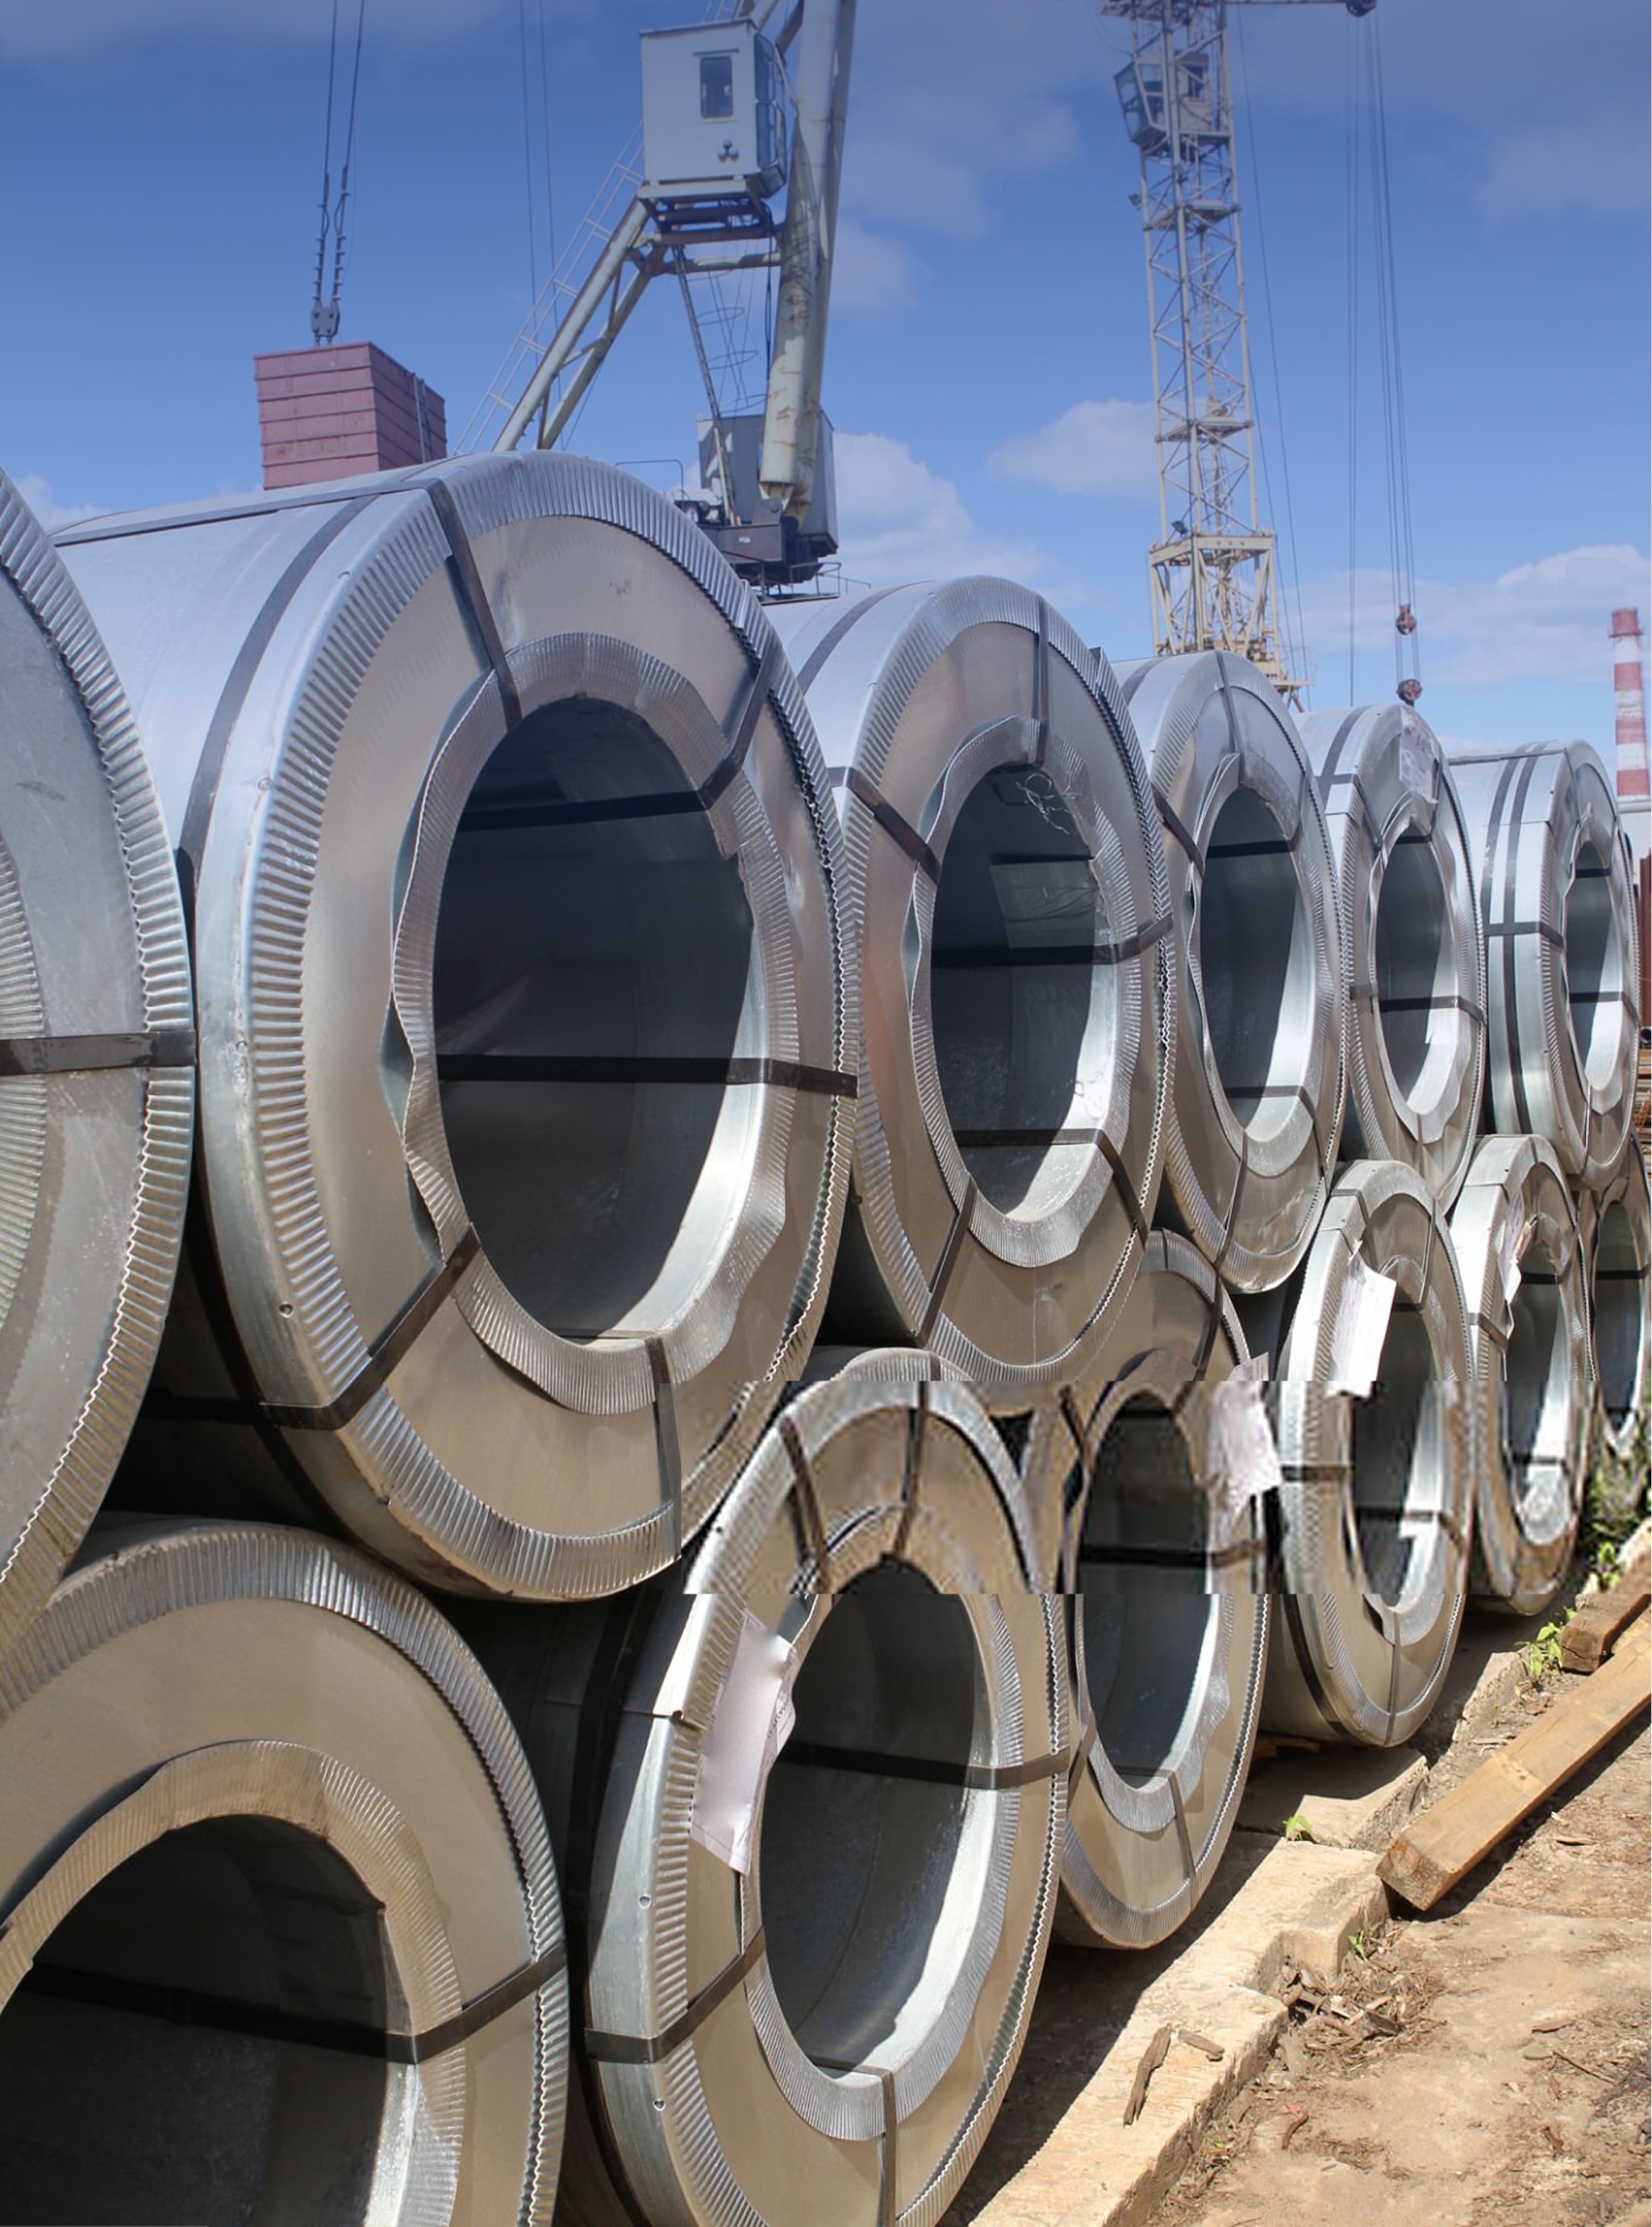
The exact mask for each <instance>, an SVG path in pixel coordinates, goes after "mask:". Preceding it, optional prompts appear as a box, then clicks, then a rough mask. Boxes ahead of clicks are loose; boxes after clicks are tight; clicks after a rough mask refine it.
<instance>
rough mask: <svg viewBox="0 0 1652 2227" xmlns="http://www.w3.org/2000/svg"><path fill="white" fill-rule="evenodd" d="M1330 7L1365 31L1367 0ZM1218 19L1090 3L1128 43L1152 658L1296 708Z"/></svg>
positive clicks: (1181, 10)
mask: <svg viewBox="0 0 1652 2227" xmlns="http://www.w3.org/2000/svg"><path fill="white" fill-rule="evenodd" d="M1337 3H1338V4H1341V5H1342V6H1343V7H1345V8H1346V10H1347V11H1348V13H1349V15H1350V16H1368V15H1369V14H1370V12H1371V10H1372V9H1373V8H1375V5H1376V0H1337ZM1234 4H1235V5H1245V4H1250V0H1234ZM1273 4H1276V5H1278V4H1283V5H1286V6H1315V5H1328V4H1332V0H1273ZM1100 10H1101V13H1102V14H1103V15H1104V16H1118V17H1121V18H1123V19H1124V20H1126V22H1128V23H1129V25H1130V28H1131V32H1132V54H1131V59H1130V61H1129V62H1128V63H1126V66H1125V67H1124V68H1123V69H1122V70H1120V71H1119V73H1118V76H1117V77H1116V79H1115V80H1114V83H1115V85H1116V86H1117V88H1118V92H1119V101H1120V104H1121V105H1122V107H1123V109H1124V116H1125V128H1126V131H1128V133H1129V135H1130V137H1131V138H1132V140H1133V141H1134V142H1135V144H1136V146H1137V148H1138V149H1139V151H1140V155H1141V192H1140V195H1139V205H1140V208H1141V219H1142V230H1143V233H1144V234H1145V243H1146V250H1147V315H1148V326H1149V330H1150V333H1151V346H1152V356H1153V406H1154V416H1155V431H1156V437H1157V441H1158V495H1159V538H1158V540H1157V541H1156V542H1155V543H1154V545H1153V546H1152V547H1151V549H1150V550H1149V552H1148V565H1149V568H1150V571H1151V576H1152V597H1153V645H1154V648H1155V649H1156V650H1157V651H1158V654H1160V655H1164V654H1167V653H1169V652H1171V651H1175V650H1188V649H1232V650H1237V651H1238V652H1239V653H1240V654H1241V655H1242V656H1245V657H1247V658H1249V659H1250V660H1251V661H1252V663H1253V664H1254V665H1256V666H1258V667H1260V669H1261V670H1262V671H1263V672H1264V673H1266V674H1267V676H1268V678H1269V679H1270V680H1272V682H1273V683H1274V685H1275V686H1277V687H1279V689H1280V690H1281V691H1283V692H1285V694H1287V695H1292V696H1294V695H1295V694H1296V692H1298V689H1299V688H1300V687H1301V686H1302V682H1301V680H1300V678H1299V677H1297V676H1293V675H1292V674H1291V673H1289V672H1288V671H1287V669H1286V667H1285V663H1284V661H1283V660H1282V659H1281V656H1280V654H1279V629H1278V626H1277V623H1276V621H1275V617H1274V603H1275V593H1276V576H1275V564H1274V539H1273V535H1272V532H1271V531H1270V530H1269V529H1268V528H1266V526H1263V525H1262V524H1261V522H1260V520H1259V518H1258V515H1257V503H1256V477H1255V418H1254V414H1253V410H1252V407H1251V373H1250V350H1249V344H1248V340H1247V330H1246V320H1245V265H1244V257H1243V252H1242V249H1241V239H1240V225H1239V194H1238V180H1237V172H1236V167H1235V163H1234V111H1233V98H1232V92H1231V87H1230V83H1229V79H1228V0H1100Z"/></svg>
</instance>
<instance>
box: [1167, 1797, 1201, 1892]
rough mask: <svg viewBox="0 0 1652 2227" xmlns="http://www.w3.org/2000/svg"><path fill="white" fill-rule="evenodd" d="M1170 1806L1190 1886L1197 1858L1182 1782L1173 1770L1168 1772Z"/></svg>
mask: <svg viewBox="0 0 1652 2227" xmlns="http://www.w3.org/2000/svg"><path fill="white" fill-rule="evenodd" d="M1170 1807H1171V1809H1173V1810H1174V1811H1175V1812H1176V1837H1177V1841H1179V1842H1180V1843H1181V1848H1182V1869H1183V1873H1184V1874H1185V1875H1186V1879H1187V1883H1188V1885H1189V1886H1193V1885H1194V1884H1195V1883H1196V1880H1197V1879H1198V1876H1199V1860H1198V1858H1197V1857H1196V1855H1195V1854H1194V1853H1193V1835H1192V1834H1191V1833H1190V1832H1189V1830H1188V1813H1187V1810H1186V1809H1185V1808H1184V1807H1183V1801H1182V1784H1181V1781H1180V1780H1179V1779H1178V1778H1177V1775H1176V1773H1175V1772H1174V1771H1171V1772H1170Z"/></svg>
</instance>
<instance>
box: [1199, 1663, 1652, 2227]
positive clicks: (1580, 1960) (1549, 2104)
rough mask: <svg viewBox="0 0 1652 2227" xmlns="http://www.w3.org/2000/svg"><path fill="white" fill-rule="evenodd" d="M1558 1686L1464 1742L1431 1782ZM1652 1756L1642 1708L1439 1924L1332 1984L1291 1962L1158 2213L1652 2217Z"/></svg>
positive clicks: (1359, 1962) (1278, 2222)
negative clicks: (1278, 2014)
mask: <svg viewBox="0 0 1652 2227" xmlns="http://www.w3.org/2000/svg"><path fill="white" fill-rule="evenodd" d="M1563 1682H1566V1683H1569V1682H1571V1681H1569V1680H1567V1681H1563ZM1552 1700H1553V1695H1552V1694H1548V1695H1544V1694H1536V1693H1530V1692H1528V1693H1526V1694H1521V1695H1517V1696H1516V1697H1515V1700H1514V1701H1512V1702H1510V1703H1509V1704H1508V1707H1506V1708H1505V1709H1504V1711H1503V1712H1502V1715H1501V1716H1500V1717H1499V1718H1498V1719H1497V1720H1496V1721H1495V1722H1493V1723H1492V1724H1490V1725H1489V1726H1481V1727H1479V1728H1478V1733H1477V1737H1476V1738H1475V1739H1471V1740H1464V1741H1462V1742H1454V1743H1453V1750H1452V1752H1451V1754H1450V1755H1449V1756H1448V1757H1447V1758H1443V1759H1442V1762H1443V1767H1441V1766H1440V1765H1437V1767H1436V1771H1435V1777H1434V1782H1433V1784H1432V1787H1431V1792H1432V1793H1438V1791H1439V1790H1441V1788H1442V1786H1443V1785H1444V1784H1449V1783H1450V1781H1451V1779H1452V1778H1454V1777H1458V1776H1461V1775H1462V1773H1463V1772H1464V1771H1467V1770H1468V1769H1470V1768H1471V1767H1472V1765H1473V1764H1475V1763H1476V1762H1477V1761H1479V1760H1480V1759H1482V1758H1483V1754H1484V1753H1485V1752H1489V1749H1490V1748H1492V1747H1493V1746H1495V1745H1498V1744H1500V1743H1501V1742H1502V1740H1504V1739H1508V1738H1509V1737H1511V1736H1512V1734H1513V1733H1514V1732H1515V1731H1517V1730H1518V1729H1519V1727H1520V1726H1521V1724H1522V1723H1524V1722H1525V1721H1527V1720H1528V1716H1529V1714H1530V1713H1531V1712H1532V1711H1534V1709H1538V1708H1541V1707H1547V1706H1549V1705H1550V1704H1551V1702H1552ZM1459 1747H1460V1748H1461V1749H1462V1750H1463V1752H1461V1753H1459V1752H1457V1751H1458V1749H1459ZM1649 1769H1652V1741H1649V1734H1648V1732H1647V1729H1646V1727H1645V1725H1644V1722H1642V1726H1641V1727H1640V1729H1639V1730H1638V1731H1637V1730H1634V1729H1633V1728H1631V1730H1630V1732H1627V1733H1625V1734H1624V1735H1623V1736H1622V1737H1621V1738H1620V1739H1618V1740H1617V1742H1616V1743H1615V1744H1614V1745H1612V1746H1611V1747H1610V1748H1608V1749H1607V1750H1606V1751H1605V1752H1604V1753H1603V1754H1602V1755H1601V1756H1600V1757H1599V1758H1597V1760H1596V1761H1595V1763H1594V1764H1592V1765H1591V1767H1590V1769H1589V1770H1588V1771H1586V1772H1585V1773H1583V1774H1580V1775H1579V1777H1576V1778H1574V1779H1572V1781H1571V1783H1570V1784H1568V1785H1567V1786H1566V1787H1565V1788H1563V1789H1562V1790H1560V1794H1559V1795H1558V1796H1557V1797H1556V1799H1555V1800H1554V1801H1553V1802H1552V1803H1549V1804H1547V1806H1546V1807H1545V1808H1544V1809H1540V1810H1539V1811H1538V1812H1537V1813H1536V1814H1535V1815H1534V1816H1533V1817H1532V1818H1530V1819H1529V1820H1528V1822H1527V1823H1526V1825H1525V1826H1524V1827H1522V1828H1521V1831H1520V1832H1519V1833H1518V1834H1517V1835H1515V1837H1514V1839H1513V1840H1511V1841H1507V1842H1505V1843H1504V1845H1503V1847H1502V1849H1500V1850H1499V1851H1498V1853H1497V1854H1496V1855H1495V1856H1493V1857H1492V1858H1490V1859H1489V1860H1488V1861H1487V1862H1486V1863H1485V1864H1483V1865H1482V1866H1481V1867H1480V1868H1479V1870H1478V1871H1477V1872H1475V1873H1472V1874H1471V1875H1470V1878H1469V1879H1466V1880H1464V1883H1463V1885H1462V1886H1461V1887H1459V1888H1458V1889H1457V1891H1456V1892H1454V1893H1453V1894H1451V1896H1449V1897H1448V1898H1446V1899H1445V1901H1444V1902H1442V1903H1440V1904H1439V1905H1438V1907H1437V1908H1436V1909H1435V1910H1434V1911H1432V1912H1430V1913H1429V1914H1428V1915H1427V1916H1426V1917H1416V1916H1406V1915H1401V1916H1400V1917H1398V1918H1395V1919H1394V1921H1393V1922H1392V1923H1390V1924H1388V1925H1387V1926H1386V1927H1385V1928H1383V1929H1382V1930H1381V1933H1380V1934H1379V1935H1377V1936H1375V1937H1373V1938H1372V1939H1371V1940H1370V1941H1369V1942H1368V1943H1366V1944H1365V1948H1366V1953H1365V1955H1364V1956H1363V1957H1362V1958H1355V1959H1353V1960H1351V1961H1350V1962H1349V1964H1348V1965H1347V1967H1346V1968H1345V1969H1344V1971H1343V1974H1342V1975H1340V1976H1339V1977H1337V1978H1336V1980H1335V1981H1327V1980H1325V1979H1324V1978H1323V1977H1321V1976H1320V1975H1313V1974H1303V1975H1298V1981H1297V1983H1296V1985H1295V1986H1294V1988H1292V1997H1293V1998H1294V2000H1293V2002H1292V2023H1291V2026H1290V2027H1289V2029H1288V2030H1287V2032H1286V2033H1285V2036H1284V2038H1283V2039H1282V2041H1281V2043H1280V2045H1279V2047H1278V2048H1277V2049H1276V2051H1275V2052H1274V2055H1273V2057H1272V2061H1271V2062H1270V2063H1269V2064H1268V2065H1267V2067H1266V2070H1265V2071H1264V2073H1263V2074H1262V2076H1261V2077H1260V2079H1259V2080H1258V2081H1256V2082H1255V2083H1253V2084H1252V2085H1251V2086H1250V2087H1249V2088H1248V2089H1247V2090H1245V2091H1244V2092H1243V2094H1242V2095H1241V2096H1239V2097H1238V2098H1236V2099H1235V2102H1234V2105H1233V2107H1232V2108H1231V2109H1230V2110H1229V2111H1228V2114H1227V2115H1226V2116H1225V2117H1224V2118H1222V2119H1221V2120H1219V2121H1218V2122H1216V2123H1215V2124H1214V2125H1213V2126H1212V2127H1211V2128H1209V2130H1208V2132H1207V2133H1206V2134H1205V2136H1204V2137H1203V2140H1202V2144H1201V2147H1200V2150H1199V2154H1197V2156H1196V2159H1195V2160H1194V2162H1193V2164H1192V2165H1191V2166H1190V2168H1189V2169H1188V2171H1187V2172H1186V2173H1184V2174H1183V2178H1182V2179H1181V2181H1180V2182H1179V2184H1178V2185H1177V2187H1176V2189H1175V2190H1174V2192H1172V2194H1171V2196H1170V2198H1169V2199H1168V2200H1167V2202H1166V2203H1165V2204H1164V2206H1163V2208H1162V2209H1161V2211H1159V2213H1158V2215H1157V2216H1158V2218H1159V2219H1162V2220H1163V2221H1164V2222H1166V2223H1167V2224H1168V2227H1296V2223H1298V2222H1304V2223H1305V2222H1313V2221H1317V2220H1336V2221H1337V2222H1339V2223H1342V2227H1413V2223H1416V2227H1425V2223H1426V2227H1515V2223H1526V2222H1531V2223H1534V2227H1539V2223H1540V2227H1585V2223H1587V2227H1646V2223H1647V2222H1649V2220H1652V2201H1649V2150H1648V2103H1649V2064H1648V2048H1649V2032H1648V2024H1649V2020H1648V2008H1649V2002H1648V1998H1649V1956H1652V1924H1649V1907H1648V1905H1649V1886H1652V1880H1649V1819H1648V1805H1649Z"/></svg>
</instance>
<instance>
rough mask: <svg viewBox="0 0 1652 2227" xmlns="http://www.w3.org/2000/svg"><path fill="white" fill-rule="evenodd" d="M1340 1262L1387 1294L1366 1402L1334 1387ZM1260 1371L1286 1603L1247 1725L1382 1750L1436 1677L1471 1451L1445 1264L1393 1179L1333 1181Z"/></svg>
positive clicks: (1452, 1611) (1352, 1174)
mask: <svg viewBox="0 0 1652 2227" xmlns="http://www.w3.org/2000/svg"><path fill="white" fill-rule="evenodd" d="M1355 1261H1358V1262H1359V1263H1361V1264H1362V1268H1363V1269H1365V1270H1370V1271H1374V1272H1375V1273H1376V1274H1377V1275H1379V1276H1383V1277H1387V1278H1388V1279H1391V1280H1392V1281H1393V1282H1394V1284H1395V1285H1396V1286H1398V1289H1397V1292H1396V1294H1395V1297H1394V1308H1393V1313H1392V1315H1391V1316H1390V1318H1389V1320H1388V1324H1387V1335H1386V1337H1385V1338H1384V1340H1383V1343H1382V1347H1381V1361H1380V1363H1379V1365H1378V1369H1377V1375H1376V1381H1375V1383H1374V1385H1373V1387H1372V1389H1371V1393H1370V1395H1369V1397H1368V1398H1361V1397H1359V1396H1357V1395H1356V1394H1354V1393H1352V1392H1349V1391H1344V1390H1339V1389H1336V1388H1335V1387H1336V1382H1337V1379H1336V1369H1337V1367H1338V1366H1339V1360H1338V1356H1339V1351H1340V1350H1341V1345H1342V1340H1343V1332H1344V1326H1345V1325H1346V1324H1347V1322H1348V1313H1347V1309H1348V1307H1349V1302H1350V1299H1351V1297H1352V1296H1353V1293H1352V1292H1351V1289H1350V1287H1351V1286H1356V1285H1357V1283H1358V1280H1359V1272H1358V1271H1356V1270H1355V1267H1354V1263H1355ZM1275 1374H1276V1380H1277V1382H1276V1390H1275V1394H1274V1416H1275V1430H1276V1434H1277V1437H1278V1441H1279V1459H1280V1464H1281V1469H1282V1471H1283V1476H1284V1481H1285V1482H1284V1490H1283V1493H1282V1495H1281V1496H1280V1500H1279V1526H1278V1529H1279V1540H1278V1549H1279V1570H1280V1577H1281V1580H1282V1584H1283V1586H1284V1588H1285V1590H1284V1591H1283V1592H1281V1594H1280V1595H1279V1599H1278V1602H1277V1605H1276V1615H1277V1620H1276V1623H1275V1626H1274V1644H1273V1649H1272V1655H1271V1656H1270V1658H1269V1664H1268V1674H1267V1683H1266V1693H1265V1695H1264V1703H1263V1724H1264V1726H1266V1727H1267V1728H1268V1729H1271V1730H1274V1731H1279V1732H1293V1733H1298V1734H1303V1735H1305V1736H1307V1737H1309V1738H1314V1739H1322V1738H1324V1737H1325V1736H1326V1735H1327V1734H1329V1735H1330V1736H1331V1737H1332V1738H1344V1739H1355V1740H1361V1741H1364V1742H1366V1743H1368V1744H1369V1745H1374V1746H1378V1747H1391V1746H1394V1745H1396V1744H1397V1743H1398V1742H1400V1741H1401V1740H1403V1739H1406V1738H1407V1737H1408V1735H1409V1734H1410V1733H1411V1732H1413V1731H1414V1730H1415V1729H1416V1727H1417V1726H1419V1724H1421V1722H1422V1721H1423V1720H1424V1718H1425V1717H1426V1716H1427V1714H1428V1713H1429V1711H1430V1709H1432V1707H1433V1705H1434V1702H1435V1701H1436V1699H1437V1698H1438V1694H1439V1688H1440V1685H1441V1682H1442V1681H1443V1680H1444V1678H1445V1673H1446V1670H1447V1669H1448V1668H1449V1667H1450V1664H1451V1652H1452V1649H1453V1648H1454V1646H1455V1644H1456V1642H1457V1626H1458V1624H1460V1623H1461V1621H1462V1616H1463V1608H1464V1601H1465V1599H1466V1598H1467V1592H1468V1569H1469V1548H1470V1526H1471V1524H1472V1522H1473V1516H1474V1477H1475V1458H1476V1452H1477V1444H1476V1433H1475V1422H1474V1405H1473V1400H1472V1396H1471V1395H1472V1391H1473V1375H1472V1366H1471V1361H1470V1344H1469V1324H1468V1316H1467V1310H1466V1308H1465V1306H1464V1287H1463V1283H1462V1280H1461V1279H1460V1278H1459V1276H1458V1273H1457V1255H1456V1252H1455V1250H1454V1248H1453V1247H1452V1245H1451V1239H1450V1237H1449V1235H1448V1234H1447V1231H1446V1227H1445V1222H1444V1220H1443V1219H1442V1217H1441V1216H1440V1214H1439V1210H1438V1208H1437V1207H1436V1206H1435V1204H1434V1203H1433V1201H1432V1198H1431V1197H1430V1196H1429V1194H1428V1192H1427V1191H1426V1190H1425V1188H1424V1186H1423V1184H1422V1183H1421V1182H1420V1180H1419V1177H1417V1176H1415V1175H1414V1174H1413V1172H1412V1171H1411V1170H1410V1169H1409V1168H1405V1167H1401V1166H1400V1165H1397V1164H1396V1163H1394V1162H1392V1161H1376V1160H1356V1161H1355V1163H1354V1165H1353V1166H1352V1167H1350V1168H1349V1170H1348V1171H1346V1173H1345V1174H1344V1175H1343V1177H1341V1178H1340V1180H1339V1181H1338V1183H1337V1184H1336V1189H1335V1190H1334V1191H1333V1192H1332V1194H1331V1197H1330V1203H1329V1204H1328V1205H1327V1207H1326V1209H1325V1213H1324V1219H1323V1221H1322V1222H1321V1224H1320V1228H1319V1231H1318V1234H1317V1236H1316V1237H1315V1239H1314V1241H1313V1247H1312V1249H1311V1252H1310V1253H1309V1255H1308V1259H1307V1263H1306V1266H1305V1268H1304V1273H1303V1277H1302V1279H1301V1288H1300V1291H1299V1292H1298V1294H1297V1295H1296V1300H1295V1306H1294V1311H1293V1312H1292V1316H1291V1319H1290V1325H1289V1328H1288V1330H1287V1331H1286V1333H1285V1343H1284V1348H1283V1350H1282V1352H1281V1355H1280V1359H1279V1368H1278V1369H1277V1371H1276V1372H1275Z"/></svg>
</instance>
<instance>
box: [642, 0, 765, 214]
mask: <svg viewBox="0 0 1652 2227" xmlns="http://www.w3.org/2000/svg"><path fill="white" fill-rule="evenodd" d="M642 163H643V175H642V188H641V191H642V198H643V200H644V201H648V202H650V203H651V204H653V205H654V207H656V208H658V207H660V206H661V205H662V204H663V205H666V206H667V207H670V206H673V205H676V204H680V203H692V204H696V205H704V204H706V203H711V204H713V205H718V204H727V203H729V202H730V201H744V202H746V203H748V204H750V205H752V206H753V207H756V209H759V210H761V209H762V207H763V205H764V204H765V203H767V202H768V201H771V200H772V199H773V198H774V196H775V195H776V194H777V193H779V191H780V189H781V187H782V186H783V185H784V184H785V182H786V103H785V78H784V75H783V73H782V71H781V63H780V57H779V55H778V54H776V53H775V48H774V44H773V41H770V40H769V39H766V38H764V37H763V35H762V33H761V32H760V31H758V30H757V29H756V28H755V26H754V25H752V24H751V23H749V22H732V23H696V24H692V25H690V26H689V27H688V28H687V29H679V30H671V31H645V32H644V33H643V35H642Z"/></svg>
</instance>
